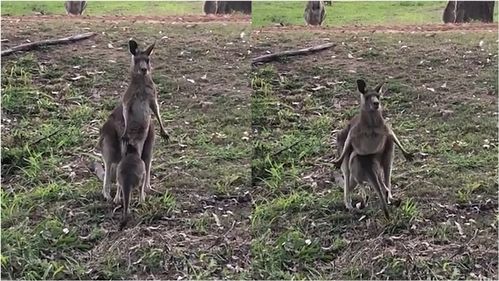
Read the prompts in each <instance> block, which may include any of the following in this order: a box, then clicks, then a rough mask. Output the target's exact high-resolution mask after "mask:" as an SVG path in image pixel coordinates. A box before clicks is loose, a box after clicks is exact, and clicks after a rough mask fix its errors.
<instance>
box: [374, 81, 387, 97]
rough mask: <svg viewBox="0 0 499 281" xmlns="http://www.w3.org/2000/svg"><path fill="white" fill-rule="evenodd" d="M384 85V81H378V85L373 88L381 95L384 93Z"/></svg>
mask: <svg viewBox="0 0 499 281" xmlns="http://www.w3.org/2000/svg"><path fill="white" fill-rule="evenodd" d="M384 85H385V82H384V81H383V82H381V83H379V84H378V86H376V88H374V90H375V91H376V92H377V93H378V94H380V95H382V94H384V93H385V87H383V86H384Z"/></svg>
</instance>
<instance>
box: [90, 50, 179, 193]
mask: <svg viewBox="0 0 499 281" xmlns="http://www.w3.org/2000/svg"><path fill="white" fill-rule="evenodd" d="M129 47H130V53H132V63H131V69H130V76H131V83H130V86H129V87H128V89H127V91H126V92H125V94H124V95H123V97H122V101H121V103H120V104H119V105H118V106H117V107H115V109H114V110H113V112H112V113H111V115H110V116H109V117H108V119H107V120H106V122H105V123H104V125H103V127H102V128H101V130H100V138H99V143H98V146H99V147H100V149H101V150H102V157H103V160H104V179H103V182H104V184H103V187H102V193H103V195H104V198H106V199H107V200H111V185H112V182H113V181H114V180H115V178H116V166H117V165H118V163H119V162H120V160H121V158H122V157H123V154H124V150H125V148H126V144H128V143H129V142H130V143H131V144H132V145H134V146H135V147H136V148H137V150H138V152H139V155H141V158H142V160H143V161H144V163H145V168H146V179H145V181H144V185H143V187H142V188H143V189H144V190H145V191H146V192H149V191H151V190H153V189H152V188H151V183H150V181H151V162H152V150H153V146H154V141H155V138H154V125H153V122H151V112H152V113H153V114H154V115H155V116H156V117H157V119H158V121H159V123H160V127H161V133H162V136H163V137H164V138H165V139H166V140H168V139H169V136H168V133H166V130H165V129H164V126H163V123H162V121H161V117H160V115H159V109H158V108H159V106H158V102H157V93H156V89H155V84H154V82H153V81H152V78H151V66H150V62H149V56H150V54H151V52H152V49H153V48H154V44H152V45H151V46H149V47H148V48H147V49H146V50H145V51H144V52H142V51H140V50H139V49H138V45H137V43H136V42H135V41H134V40H130V42H129ZM134 54H135V55H134ZM127 124H128V125H127ZM127 127H128V128H127ZM123 144H125V145H123ZM144 200H145V195H144V193H141V198H140V201H141V202H143V201H144Z"/></svg>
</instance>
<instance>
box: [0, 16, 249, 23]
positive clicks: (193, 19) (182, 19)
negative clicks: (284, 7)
mask: <svg viewBox="0 0 499 281" xmlns="http://www.w3.org/2000/svg"><path fill="white" fill-rule="evenodd" d="M2 20H4V21H7V22H30V21H46V20H58V21H64V22H75V21H83V22H94V21H96V22H118V21H127V22H139V23H179V24H180V23H224V22H231V23H250V22H251V16H248V15H242V14H239V15H230V16H227V15H182V16H85V15H83V16H80V17H78V16H66V15H36V16H22V17H18V16H2Z"/></svg>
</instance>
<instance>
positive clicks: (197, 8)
mask: <svg viewBox="0 0 499 281" xmlns="http://www.w3.org/2000/svg"><path fill="white" fill-rule="evenodd" d="M1 10H2V16H5V15H10V16H24V15H32V14H34V13H40V12H43V14H45V15H65V14H66V10H65V9H64V1H2V3H1ZM202 12H203V2H202V1H171V2H168V1H148V2H147V1H121V2H117V1H88V2H87V7H86V9H85V11H84V13H83V14H84V15H90V16H103V15H107V16H114V15H124V16H126V15H140V16H143V15H149V16H160V15H184V14H202Z"/></svg>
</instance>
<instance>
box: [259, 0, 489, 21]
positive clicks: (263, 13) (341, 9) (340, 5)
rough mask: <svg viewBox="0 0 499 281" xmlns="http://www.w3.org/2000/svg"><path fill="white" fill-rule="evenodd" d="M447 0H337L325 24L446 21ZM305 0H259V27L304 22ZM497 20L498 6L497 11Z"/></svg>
mask: <svg viewBox="0 0 499 281" xmlns="http://www.w3.org/2000/svg"><path fill="white" fill-rule="evenodd" d="M446 5H447V2H446V1H379V2H375V1H365V2H362V1H333V5H332V6H326V19H325V22H324V24H323V25H325V26H352V25H374V24H376V25H378V24H379V25H383V24H384V25H394V24H430V23H442V14H443V10H444V9H445V6H446ZM304 9H305V1H255V2H254V3H253V18H252V24H253V26H255V27H261V26H268V25H273V24H279V23H282V24H284V25H304V24H305V21H304V19H303V11H304ZM494 19H495V21H497V7H496V10H495V14H494Z"/></svg>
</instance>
